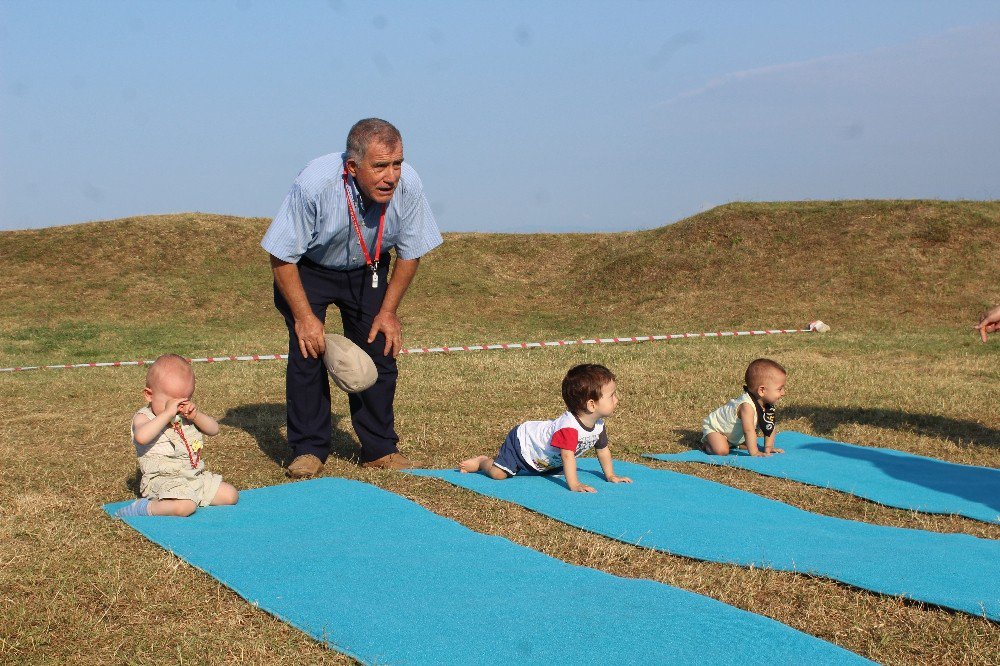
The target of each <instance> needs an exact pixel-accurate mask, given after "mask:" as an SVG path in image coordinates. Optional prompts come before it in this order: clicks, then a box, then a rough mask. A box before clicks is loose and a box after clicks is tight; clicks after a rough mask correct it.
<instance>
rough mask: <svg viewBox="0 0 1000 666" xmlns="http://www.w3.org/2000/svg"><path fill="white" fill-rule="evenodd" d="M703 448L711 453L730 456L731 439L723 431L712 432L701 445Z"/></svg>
mask: <svg viewBox="0 0 1000 666" xmlns="http://www.w3.org/2000/svg"><path fill="white" fill-rule="evenodd" d="M701 448H702V451H704V452H705V453H707V454H709V455H715V456H728V455H729V440H728V439H726V436H725V435H723V434H722V433H721V432H710V433H708V437H707V441H706V442H705V443H704V444H702V445H701Z"/></svg>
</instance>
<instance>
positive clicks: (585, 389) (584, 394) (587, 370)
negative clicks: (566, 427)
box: [562, 363, 618, 419]
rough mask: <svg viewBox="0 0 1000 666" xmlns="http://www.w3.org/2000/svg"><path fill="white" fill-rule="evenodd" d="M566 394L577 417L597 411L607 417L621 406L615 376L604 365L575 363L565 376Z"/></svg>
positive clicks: (564, 393)
mask: <svg viewBox="0 0 1000 666" xmlns="http://www.w3.org/2000/svg"><path fill="white" fill-rule="evenodd" d="M562 397H563V401H564V402H565V403H566V408H567V409H568V410H569V411H571V412H573V413H574V414H576V415H577V416H584V415H587V414H594V413H596V414H597V417H598V418H602V419H603V418H604V417H606V416H610V415H611V413H612V412H613V411H615V407H617V406H618V388H617V386H616V385H615V375H614V373H613V372H611V371H610V370H608V369H607V368H605V367H604V366H603V365H595V364H593V363H584V364H583V365H576V366H573V367H572V368H570V369H569V372H567V373H566V376H565V377H563V381H562Z"/></svg>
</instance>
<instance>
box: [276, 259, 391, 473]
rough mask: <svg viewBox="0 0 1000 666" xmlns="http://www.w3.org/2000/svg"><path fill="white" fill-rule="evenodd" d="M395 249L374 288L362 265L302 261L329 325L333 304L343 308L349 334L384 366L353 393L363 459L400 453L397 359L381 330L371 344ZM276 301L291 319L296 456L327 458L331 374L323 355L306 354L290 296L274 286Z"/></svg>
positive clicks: (312, 298) (316, 305) (288, 396)
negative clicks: (329, 265)
mask: <svg viewBox="0 0 1000 666" xmlns="http://www.w3.org/2000/svg"><path fill="white" fill-rule="evenodd" d="M389 260H390V258H389V254H388V253H384V254H383V255H382V256H381V257H380V258H379V264H378V274H379V277H378V287H377V288H374V289H373V288H372V274H371V269H369V268H368V267H367V266H362V267H361V268H357V269H354V270H348V271H337V270H331V269H328V268H324V267H322V266H320V265H318V264H315V263H313V262H311V261H309V260H307V259H302V260H301V261H300V262H299V264H298V269H299V278H300V279H301V280H302V286H303V288H304V289H305V292H306V297H307V298H308V299H309V306H310V307H311V308H312V311H313V313H314V314H315V315H316V316H317V317H319V319H320V321H322V322H323V323H324V325H325V324H326V312H327V308H328V307H329V306H331V305H333V306H336V307H337V309H339V310H340V319H341V321H342V322H343V325H344V336H345V337H347V338H348V339H350V340H351V341H352V342H354V344H356V345H358V346H359V347H361V348H362V349H364V350H365V351H366V352H368V355H369V356H371V357H372V360H373V361H374V362H375V367H376V369H377V370H378V381H376V382H375V385H374V386H372V387H371V388H370V389H368V390H367V391H362V392H361V393H351V394H348V399H349V402H350V407H351V424H352V425H353V426H354V432H355V433H356V434H357V436H358V440H359V441H360V442H361V461H362V462H369V461H371V460H375V459H376V458H381V457H382V456H385V455H388V454H390V453H395V452H396V451H397V450H398V449H397V448H396V444H397V442H398V441H399V436H398V435H396V428H395V417H394V414H393V409H392V403H393V399H394V398H395V396H396V376H397V370H396V359H394V358H393V357H392V354H391V353H390V354H389V355H388V356H383V351H384V350H385V336H384V335H383V334H382V333H379V334H378V335H377V336H376V337H375V340H374V342H372V343H371V344H369V343H368V332H369V331H370V330H371V327H372V321H373V320H374V318H375V315H377V314H378V311H379V308H381V307H382V300H383V299H384V298H385V288H386V284H387V283H388V282H389ZM274 305H275V307H277V308H278V311H279V312H281V314H282V315H283V316H284V318H285V325H286V326H287V327H288V369H287V371H286V375H285V401H286V404H287V410H288V444H289V446H291V447H292V452H293V454H294V455H296V456H299V455H303V454H306V453H311V454H313V455H314V456H316V457H318V458H319V459H320V460H322V461H324V462H325V461H326V458H327V456H329V455H330V442H331V435H332V428H333V425H332V418H331V415H330V378H329V376H328V375H327V373H326V366H324V365H323V359H322V358H309V357H306V358H302V352H301V350H300V349H299V338H298V336H297V335H296V334H295V319H294V318H293V317H292V311H291V308H289V306H288V302H287V301H285V298H284V296H282V295H281V291H280V290H279V289H278V285H277V284H275V285H274Z"/></svg>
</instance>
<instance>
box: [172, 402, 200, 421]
mask: <svg viewBox="0 0 1000 666" xmlns="http://www.w3.org/2000/svg"><path fill="white" fill-rule="evenodd" d="M177 413H178V414H180V415H181V416H183V417H184V418H186V419H187V420H188V421H194V419H195V417H196V416H198V406H197V405H195V404H194V403H193V402H191V401H190V400H181V402H180V404H179V405H178V407H177Z"/></svg>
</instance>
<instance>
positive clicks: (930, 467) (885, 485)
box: [646, 432, 1000, 523]
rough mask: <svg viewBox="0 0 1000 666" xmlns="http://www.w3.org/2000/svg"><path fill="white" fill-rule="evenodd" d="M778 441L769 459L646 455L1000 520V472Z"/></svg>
mask: <svg viewBox="0 0 1000 666" xmlns="http://www.w3.org/2000/svg"><path fill="white" fill-rule="evenodd" d="M775 442H776V445H777V446H778V448H781V449H784V450H785V453H782V454H775V455H773V456H770V457H767V458H753V457H751V456H750V454H749V453H747V452H746V451H743V450H740V451H736V452H733V453H730V454H729V455H728V456H710V455H707V454H705V453H703V452H701V451H685V452H684V453H656V454H646V457H648V458H655V459H656V460H665V461H668V462H700V463H706V464H709V465H728V466H730V467H739V468H741V469H748V470H752V471H754V472H757V473H758V474H764V475H766V476H776V477H779V478H783V479H791V480H792V481H801V482H802V483H807V484H810V485H813V486H819V487H821V488H833V489H834V490H840V491H842V492H845V493H848V494H850V495H856V496H857V497H863V498H865V499H868V500H871V501H873V502H878V503H879V504H884V505H885V506H892V507H896V508H899V509H910V510H912V511H922V512H924V513H946V514H957V515H959V516H965V517H966V518H974V519H975V520H981V521H984V522H987V523H996V522H1000V470H998V469H992V468H989V467H975V466H972V465H959V464H956V463H950V462H945V461H943V460H935V459H934V458H926V457H924V456H917V455H913V454H912V453H904V452H903V451H896V450H894V449H881V448H876V447H869V446H856V445H854V444H844V443H842V442H834V441H831V440H829V439H822V438H820V437H813V436H811V435H803V434H802V433H800V432H779V433H778V436H777V438H776V439H775Z"/></svg>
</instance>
